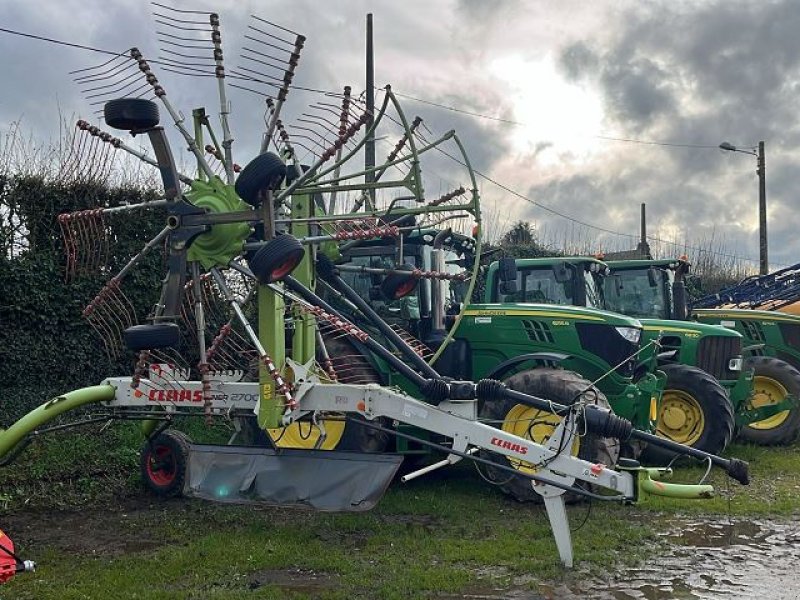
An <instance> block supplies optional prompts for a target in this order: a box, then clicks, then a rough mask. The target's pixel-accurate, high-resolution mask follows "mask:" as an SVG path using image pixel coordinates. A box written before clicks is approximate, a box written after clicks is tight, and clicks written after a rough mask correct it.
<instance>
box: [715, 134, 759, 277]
mask: <svg viewBox="0 0 800 600" xmlns="http://www.w3.org/2000/svg"><path fill="white" fill-rule="evenodd" d="M719 147H720V148H721V149H722V150H727V151H728V152H741V153H742V154H752V155H753V156H755V157H756V159H757V161H758V162H757V165H758V166H757V168H756V174H757V175H758V240H759V251H760V252H759V263H760V264H759V273H760V274H761V275H766V274H767V273H768V272H769V260H768V259H767V183H766V173H765V165H764V142H758V151H756V149H755V148H751V149H748V150H743V149H741V148H737V147H736V146H734V145H733V144H731V143H729V142H722V143H721V144H720V145H719Z"/></svg>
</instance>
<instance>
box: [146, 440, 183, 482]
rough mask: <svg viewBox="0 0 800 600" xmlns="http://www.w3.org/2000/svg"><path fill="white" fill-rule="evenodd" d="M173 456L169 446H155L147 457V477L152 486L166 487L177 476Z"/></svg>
mask: <svg viewBox="0 0 800 600" xmlns="http://www.w3.org/2000/svg"><path fill="white" fill-rule="evenodd" d="M177 467H178V465H177V463H176V461H175V454H174V453H173V452H172V448H170V447H169V446H159V445H156V446H154V447H153V448H152V450H151V451H150V453H149V456H148V457H147V476H148V477H149V478H150V481H152V482H153V483H154V484H156V485H159V486H168V485H169V484H171V483H172V482H173V481H175V478H176V477H177V475H178V468H177Z"/></svg>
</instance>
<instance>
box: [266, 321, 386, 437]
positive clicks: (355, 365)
mask: <svg viewBox="0 0 800 600" xmlns="http://www.w3.org/2000/svg"><path fill="white" fill-rule="evenodd" d="M323 339H324V341H325V347H326V348H327V350H328V354H329V355H330V356H331V358H332V360H333V362H334V368H335V367H336V366H337V363H338V366H341V367H342V369H341V371H340V372H338V377H339V382H341V383H357V384H365V383H380V382H381V379H380V377H379V376H378V373H376V372H375V369H374V368H373V367H372V365H371V364H370V363H369V361H368V360H367V359H366V358H365V357H364V356H363V355H362V354H360V353H359V351H358V349H357V348H356V347H355V346H353V344H351V343H350V342H349V341H348V340H347V339H345V338H336V337H333V336H328V335H323ZM353 418H356V419H361V417H353ZM376 422H377V423H378V424H379V425H381V426H383V427H387V426H388V423H387V421H386V420H385V419H376ZM324 425H325V431H326V433H327V437H326V438H325V441H324V442H323V443H322V446H321V447H320V449H321V450H342V451H347V452H388V451H390V450H391V445H390V444H391V441H392V436H391V435H389V434H388V433H384V432H382V431H376V430H375V429H370V428H369V427H363V426H360V425H358V423H351V422H348V421H345V420H344V418H343V417H342V418H337V419H326V420H325V421H324ZM267 434H268V435H269V436H270V437H271V438H272V441H273V443H274V444H275V445H276V446H277V447H278V448H302V449H307V450H310V449H312V448H314V446H315V445H316V443H317V441H318V440H319V429H317V428H316V427H314V426H313V425H311V424H310V423H305V422H304V423H292V424H291V425H290V426H289V427H280V428H277V429H268V430H267Z"/></svg>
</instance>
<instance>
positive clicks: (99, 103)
mask: <svg viewBox="0 0 800 600" xmlns="http://www.w3.org/2000/svg"><path fill="white" fill-rule="evenodd" d="M150 87H151V86H150V84H149V83H143V84H142V85H140V86H139V87H138V88H136V89H135V90H133V91H132V92H128V93H127V94H125V96H124V97H125V98H131V97H133V95H134V94H137V93H139V92H141V91H142V90H144V89H146V88H150ZM103 96H106V97H107V96H109V94H108V93H105V94H98V96H97V97H98V98H99V97H103ZM119 97H120V96H114V97H113V98H112V99H114V98H119ZM106 102H107V100H95V101H94V102H89V106H98V105H101V104H105V103H106ZM95 114H100V115H102V114H103V111H102V109H101V110H99V111H97V113H95Z"/></svg>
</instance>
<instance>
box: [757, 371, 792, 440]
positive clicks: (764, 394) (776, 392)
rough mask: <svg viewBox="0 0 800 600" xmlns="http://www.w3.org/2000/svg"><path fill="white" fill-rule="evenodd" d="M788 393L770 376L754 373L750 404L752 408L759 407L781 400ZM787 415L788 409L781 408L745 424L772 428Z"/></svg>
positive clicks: (759, 427)
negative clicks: (761, 418)
mask: <svg viewBox="0 0 800 600" xmlns="http://www.w3.org/2000/svg"><path fill="white" fill-rule="evenodd" d="M788 395H789V392H788V391H787V390H786V388H785V387H783V385H781V383H780V382H779V381H776V380H774V379H773V378H772V377H765V376H763V375H756V376H755V377H753V397H752V399H751V400H750V404H751V405H752V406H753V408H761V407H762V406H769V405H771V404H777V403H778V402H783V401H784V400H785V399H786V397H787V396H788ZM788 417H789V411H788V410H782V411H781V412H779V413H777V414H774V415H772V416H771V417H768V418H766V419H763V420H761V421H756V422H755V423H749V424H748V425H747V426H748V427H750V428H751V429H774V428H775V427H779V426H780V425H782V424H783V422H784V421H786V419H787V418H788Z"/></svg>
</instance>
